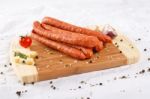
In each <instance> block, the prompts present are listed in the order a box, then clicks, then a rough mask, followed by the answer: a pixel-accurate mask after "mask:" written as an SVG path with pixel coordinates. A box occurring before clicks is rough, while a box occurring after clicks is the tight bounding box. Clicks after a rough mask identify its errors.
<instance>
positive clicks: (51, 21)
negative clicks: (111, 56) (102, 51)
mask: <svg viewBox="0 0 150 99" xmlns="http://www.w3.org/2000/svg"><path fill="white" fill-rule="evenodd" d="M42 23H45V24H49V25H51V26H54V27H57V28H60V29H63V30H67V31H71V32H76V33H81V34H86V35H90V36H96V37H98V39H99V40H101V41H103V42H112V40H111V38H110V37H109V36H107V35H105V34H102V33H101V32H97V31H93V30H90V29H87V28H83V27H79V26H75V25H72V24H69V23H66V22H63V21H60V20H58V19H55V18H52V17H44V18H43V20H42Z"/></svg>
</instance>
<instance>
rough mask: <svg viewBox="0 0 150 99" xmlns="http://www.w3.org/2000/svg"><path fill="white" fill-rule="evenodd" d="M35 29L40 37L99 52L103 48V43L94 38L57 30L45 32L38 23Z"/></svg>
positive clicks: (35, 23) (35, 24) (34, 26)
mask: <svg viewBox="0 0 150 99" xmlns="http://www.w3.org/2000/svg"><path fill="white" fill-rule="evenodd" d="M33 29H34V31H35V32H36V33H38V34H39V35H41V36H44V37H46V38H48V39H51V40H54V41H59V42H63V43H68V44H71V45H77V46H83V47H87V48H96V50H97V51H100V50H101V49H102V48H103V43H102V42H101V41H99V40H98V38H97V37H94V36H88V35H84V34H78V33H73V32H69V31H65V30H61V29H57V28H53V29H51V30H45V29H44V28H42V27H41V24H40V23H39V22H38V21H36V22H34V25H33ZM68 34H69V35H68Z"/></svg>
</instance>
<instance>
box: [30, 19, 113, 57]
mask: <svg viewBox="0 0 150 99" xmlns="http://www.w3.org/2000/svg"><path fill="white" fill-rule="evenodd" d="M31 37H32V38H33V39H35V40H37V41H39V42H41V43H43V44H44V45H46V46H48V47H50V48H52V49H55V50H58V51H60V52H62V53H65V54H66V55H69V56H71V57H73V58H76V59H88V58H91V57H92V56H93V51H97V52H98V51H100V50H102V49H103V45H104V44H105V43H107V42H111V41H112V40H111V38H110V37H109V36H107V35H105V34H102V33H101V32H96V31H93V30H90V29H86V28H83V27H78V26H75V25H71V24H69V23H66V22H63V21H60V20H57V19H54V18H51V17H44V18H43V20H42V22H41V23H40V22H38V21H35V22H34V23H33V30H32V33H31Z"/></svg>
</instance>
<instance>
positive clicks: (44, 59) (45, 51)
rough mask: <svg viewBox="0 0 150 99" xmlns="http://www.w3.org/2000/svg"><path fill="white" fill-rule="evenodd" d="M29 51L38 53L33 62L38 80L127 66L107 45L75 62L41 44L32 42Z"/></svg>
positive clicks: (114, 49) (120, 56)
mask: <svg viewBox="0 0 150 99" xmlns="http://www.w3.org/2000/svg"><path fill="white" fill-rule="evenodd" d="M31 50H34V51H36V52H37V53H38V59H36V60H35V63H36V68H37V71H38V78H39V80H48V79H53V78H58V77H62V76H69V75H73V74H79V73H85V72H90V71H97V70H102V69H107V68H113V67H118V66H121V65H125V64H127V58H126V57H125V56H124V54H122V53H120V50H119V49H118V48H117V47H115V46H114V45H113V44H111V43H108V44H106V45H105V48H104V49H103V50H102V51H100V52H99V53H95V54H94V56H93V57H92V58H91V59H87V60H76V59H73V58H71V57H69V56H66V55H64V54H63V53H60V52H58V51H56V50H53V49H51V48H48V47H46V46H44V45H43V44H41V43H39V42H37V41H33V45H32V46H31Z"/></svg>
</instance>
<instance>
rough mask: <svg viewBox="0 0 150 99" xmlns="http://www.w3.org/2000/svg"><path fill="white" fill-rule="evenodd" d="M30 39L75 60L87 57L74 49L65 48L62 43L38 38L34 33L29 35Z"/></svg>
mask: <svg viewBox="0 0 150 99" xmlns="http://www.w3.org/2000/svg"><path fill="white" fill-rule="evenodd" d="M31 37H32V38H33V39H35V40H36V41H39V42H41V43H42V44H44V45H46V46H48V47H50V48H52V49H55V50H58V51H60V52H62V53H65V54H67V55H69V56H71V57H74V58H77V59H86V58H87V57H86V56H85V55H84V54H83V52H82V51H80V50H78V49H76V48H73V47H70V46H67V45H65V44H62V43H59V42H56V41H52V40H49V39H47V38H44V37H42V36H39V35H38V34H36V33H31Z"/></svg>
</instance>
